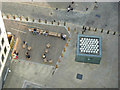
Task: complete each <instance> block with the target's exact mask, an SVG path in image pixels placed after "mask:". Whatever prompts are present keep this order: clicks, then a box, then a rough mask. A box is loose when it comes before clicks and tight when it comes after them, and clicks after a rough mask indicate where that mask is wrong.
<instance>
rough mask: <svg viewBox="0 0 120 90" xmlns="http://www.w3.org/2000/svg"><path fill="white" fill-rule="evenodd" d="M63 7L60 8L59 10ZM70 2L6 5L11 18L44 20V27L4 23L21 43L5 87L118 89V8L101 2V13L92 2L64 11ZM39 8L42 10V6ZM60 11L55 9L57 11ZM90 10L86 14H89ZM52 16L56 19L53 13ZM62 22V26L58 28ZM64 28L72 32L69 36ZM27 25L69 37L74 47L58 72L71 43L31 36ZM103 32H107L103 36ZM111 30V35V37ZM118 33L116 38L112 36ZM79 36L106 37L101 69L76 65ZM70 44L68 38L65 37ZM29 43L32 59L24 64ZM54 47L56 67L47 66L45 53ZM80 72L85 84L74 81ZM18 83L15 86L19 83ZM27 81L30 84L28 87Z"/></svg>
mask: <svg viewBox="0 0 120 90" xmlns="http://www.w3.org/2000/svg"><path fill="white" fill-rule="evenodd" d="M60 4H62V5H60ZM69 4H70V3H59V4H58V3H44V4H42V3H26V2H25V3H3V4H2V5H3V7H2V8H3V9H2V12H4V13H5V14H7V13H9V14H11V15H22V16H24V17H30V18H31V19H33V18H34V19H35V20H38V19H41V22H42V23H44V21H45V20H47V21H48V22H51V21H54V20H55V21H56V22H54V25H52V24H50V23H46V24H45V23H44V24H42V23H39V24H38V23H35V22H31V23H30V22H29V23H28V22H19V21H14V20H8V19H4V22H5V27H6V30H7V31H10V32H12V33H13V34H14V35H15V37H18V38H19V43H18V46H17V49H18V51H19V58H18V60H16V61H15V60H13V62H11V65H10V69H11V71H12V72H11V73H9V74H8V77H7V79H6V82H5V85H4V88H22V87H28V88H32V87H33V88H34V87H43V88H44V87H52V88H68V87H69V88H118V10H117V9H118V3H115V2H108V3H106V2H105V3H104V2H101V3H98V8H92V7H93V5H94V3H92V2H91V3H85V2H84V3H80V2H79V3H77V2H76V3H75V4H74V6H73V7H74V10H73V11H71V12H67V11H66V7H67V6H68V5H69ZM40 5H41V6H40ZM57 7H58V8H59V9H58V10H56V8H57ZM86 7H88V8H89V9H88V11H86ZM51 13H52V14H51ZM57 22H60V25H59V26H58V25H57ZM63 22H66V26H65V27H66V28H68V27H70V35H69V34H68V32H67V30H66V28H65V27H64V25H63ZM83 25H84V26H89V27H91V28H97V30H96V31H94V30H93V29H92V30H86V31H85V32H84V33H82V31H83V29H82V27H81V26H83ZM28 26H32V27H39V28H40V29H43V30H49V31H53V32H57V33H65V34H67V36H70V38H71V39H70V42H69V44H68V47H66V51H65V52H63V57H62V58H60V60H61V62H60V63H59V66H58V68H57V69H55V65H56V63H57V61H58V58H59V56H60V54H61V52H62V50H63V48H64V46H65V44H66V42H67V41H64V40H61V39H60V38H56V37H51V36H47V37H45V36H43V35H33V34H32V33H31V32H29V31H28ZM101 30H103V31H101ZM108 31H109V33H107V32H108ZM114 32H115V35H114V34H113V33H114ZM77 34H84V35H94V36H100V37H101V38H102V59H101V62H100V64H90V63H82V62H76V61H75V56H76V42H77ZM67 39H68V38H67ZM23 40H26V41H27V42H28V44H29V45H30V46H31V47H32V49H31V51H30V54H31V57H32V58H31V60H29V61H28V60H26V59H25V52H26V50H25V49H22V42H23ZM47 43H50V44H51V48H50V51H49V53H48V58H51V59H53V64H51V65H50V64H44V63H43V60H42V58H41V54H43V51H44V49H45V47H46V44H47ZM77 73H79V74H82V75H83V79H82V80H79V79H76V75H77ZM16 82H17V83H16ZM26 82H27V83H26Z"/></svg>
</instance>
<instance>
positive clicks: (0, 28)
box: [0, 11, 10, 89]
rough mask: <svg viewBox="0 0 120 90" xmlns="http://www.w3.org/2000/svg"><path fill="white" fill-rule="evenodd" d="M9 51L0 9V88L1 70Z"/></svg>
mask: <svg viewBox="0 0 120 90" xmlns="http://www.w3.org/2000/svg"><path fill="white" fill-rule="evenodd" d="M9 52H10V45H9V42H8V38H7V33H6V30H5V25H4V22H3V19H2V13H1V11H0V89H1V88H2V82H3V71H4V68H5V65H6V62H7V58H8V55H9Z"/></svg>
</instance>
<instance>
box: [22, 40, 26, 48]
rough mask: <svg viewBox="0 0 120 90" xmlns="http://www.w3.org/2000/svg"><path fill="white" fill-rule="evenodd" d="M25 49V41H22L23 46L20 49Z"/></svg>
mask: <svg viewBox="0 0 120 90" xmlns="http://www.w3.org/2000/svg"><path fill="white" fill-rule="evenodd" d="M25 47H26V45H25V41H23V46H22V48H23V49H24V48H25Z"/></svg>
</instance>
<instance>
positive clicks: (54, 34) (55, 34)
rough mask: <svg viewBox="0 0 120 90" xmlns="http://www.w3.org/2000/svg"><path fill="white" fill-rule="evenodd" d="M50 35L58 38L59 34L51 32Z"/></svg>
mask: <svg viewBox="0 0 120 90" xmlns="http://www.w3.org/2000/svg"><path fill="white" fill-rule="evenodd" d="M48 35H50V36H57V35H58V34H57V33H56V32H49V33H48Z"/></svg>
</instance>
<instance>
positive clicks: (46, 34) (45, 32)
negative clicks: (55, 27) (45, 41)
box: [32, 28, 48, 36]
mask: <svg viewBox="0 0 120 90" xmlns="http://www.w3.org/2000/svg"><path fill="white" fill-rule="evenodd" d="M32 33H33V35H37V29H36V28H34V30H33V32H32ZM42 34H43V35H44V36H48V31H44V32H43V33H42Z"/></svg>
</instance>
